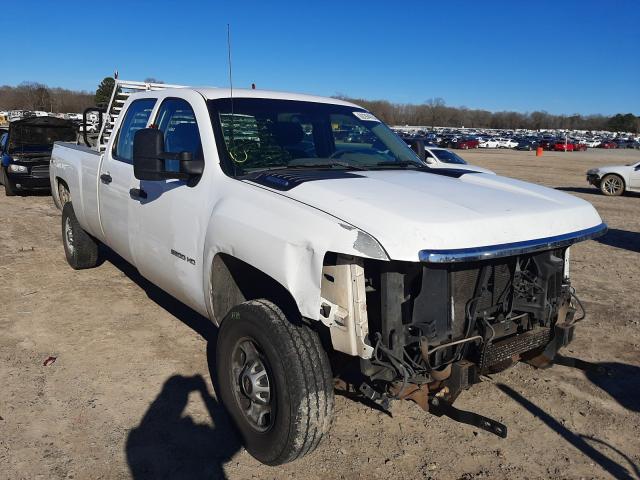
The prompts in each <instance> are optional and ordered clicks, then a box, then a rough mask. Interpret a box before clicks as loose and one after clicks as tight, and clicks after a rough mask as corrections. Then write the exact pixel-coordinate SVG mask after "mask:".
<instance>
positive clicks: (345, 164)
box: [285, 161, 367, 170]
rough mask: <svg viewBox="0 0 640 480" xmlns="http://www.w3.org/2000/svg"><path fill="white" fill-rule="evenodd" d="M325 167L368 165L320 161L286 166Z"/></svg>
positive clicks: (352, 168) (354, 168)
mask: <svg viewBox="0 0 640 480" xmlns="http://www.w3.org/2000/svg"><path fill="white" fill-rule="evenodd" d="M323 167H343V168H346V169H347V170H367V168H366V167H361V166H358V165H354V164H352V163H347V162H335V161H331V162H319V163H297V164H294V165H289V166H287V167H285V168H323Z"/></svg>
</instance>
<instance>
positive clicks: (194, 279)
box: [50, 88, 606, 465]
mask: <svg viewBox="0 0 640 480" xmlns="http://www.w3.org/2000/svg"><path fill="white" fill-rule="evenodd" d="M232 94H233V96H232ZM118 95H120V93H119V92H117V93H116V95H115V97H114V101H113V102H112V103H114V104H116V105H119V106H118V108H117V109H116V110H117V112H118V114H117V116H115V117H114V118H115V120H114V124H113V125H107V126H106V127H103V131H102V132H101V139H102V141H103V143H99V144H98V146H97V147H96V148H95V149H92V148H88V147H84V146H79V145H76V144H70V143H57V144H56V145H55V148H54V150H53V156H52V164H51V169H50V172H51V184H52V191H53V192H54V201H55V202H56V204H57V206H58V207H59V208H61V209H62V236H63V243H64V249H65V253H66V257H67V260H68V262H69V264H70V265H71V266H72V267H73V268H75V269H81V268H90V267H93V266H95V265H96V263H97V258H98V253H99V251H98V245H99V244H100V243H103V244H105V245H107V246H108V247H110V248H111V249H113V250H114V251H115V252H117V254H119V255H120V256H122V257H123V258H124V259H126V260H127V261H128V262H130V263H131V264H132V265H134V266H135V267H136V268H137V269H138V270H139V271H140V273H141V274H142V275H143V276H144V277H146V278H147V279H149V280H150V281H151V282H153V283H155V284H156V285H158V286H159V287H160V288H162V289H163V290H165V291H166V292H168V293H169V294H171V295H173V296H174V297H176V298H177V299H179V300H180V301H182V302H184V303H185V304H187V305H189V306H190V307H192V308H193V309H195V310H196V311H198V312H200V313H201V314H203V315H206V316H207V317H209V318H210V319H211V321H212V322H214V323H215V324H216V325H218V326H219V327H220V330H219V335H218V340H217V342H218V344H217V349H216V355H217V362H216V363H217V365H216V369H217V382H218V385H219V391H218V394H219V396H220V398H221V400H222V402H223V403H224V405H225V406H226V408H227V409H228V411H229V412H230V415H231V416H232V418H233V419H234V421H235V423H236V424H237V426H238V429H239V431H240V432H241V434H242V436H243V439H244V442H245V445H246V448H247V450H248V451H249V452H250V453H251V454H252V455H254V456H255V457H256V458H257V459H259V460H260V461H262V462H265V463H268V464H272V465H274V464H280V463H284V462H288V461H291V460H294V459H296V458H298V457H300V456H302V455H304V454H306V453H308V452H310V451H312V450H313V449H314V448H315V447H316V445H317V444H318V442H319V441H320V439H321V437H322V436H323V434H324V433H325V432H326V431H327V429H328V428H329V425H330V423H331V418H332V413H333V405H334V400H333V395H334V380H335V379H336V378H338V379H341V380H342V382H340V381H337V383H336V385H339V386H340V387H341V388H357V391H358V392H360V394H362V395H364V396H366V397H368V399H369V400H371V401H374V402H378V403H379V404H380V405H381V406H382V407H386V406H387V404H388V400H389V399H396V398H401V399H411V400H413V401H415V402H416V403H417V404H418V405H420V406H421V407H422V408H424V409H425V410H427V411H429V412H431V413H434V414H436V415H447V416H450V417H452V418H454V419H457V420H459V421H463V422H466V423H470V424H474V425H476V426H477V427H478V428H482V429H485V430H488V431H490V432H493V433H495V434H497V435H499V436H501V437H504V436H505V435H506V427H505V426H504V425H502V424H500V423H498V422H495V421H493V420H491V419H487V418H485V417H482V416H480V415H477V414H475V413H472V412H462V411H461V410H457V409H456V408H455V407H453V406H452V403H453V401H454V400H455V399H456V397H457V396H458V395H459V394H460V393H461V392H462V391H464V390H465V389H467V388H468V387H469V386H470V385H472V384H473V383H476V382H478V381H479V376H480V374H482V373H484V372H490V371H496V370H499V369H502V368H505V367H506V366H508V365H510V364H511V363H513V362H514V361H517V360H519V359H522V360H525V359H533V360H536V361H538V363H539V362H540V361H542V363H545V362H546V363H549V362H550V361H551V360H552V359H553V357H554V355H555V353H556V351H557V349H558V348H560V347H561V346H564V345H566V344H567V343H568V342H569V341H570V340H571V338H572V334H573V331H574V326H575V322H576V321H577V320H579V319H580V318H577V317H578V315H577V314H576V309H577V307H576V306H575V305H576V303H575V300H574V298H575V297H574V291H573V288H572V287H571V285H570V280H569V265H568V261H569V246H570V245H571V244H573V243H575V242H578V241H582V240H586V239H589V238H593V237H596V236H598V235H601V234H603V233H604V232H605V231H606V225H604V224H603V223H602V220H601V219H600V217H599V215H598V213H597V212H596V211H595V209H594V208H593V207H592V206H591V205H590V204H589V203H587V202H585V201H583V200H581V199H578V198H576V197H573V196H570V195H568V194H565V193H562V192H558V191H555V190H552V189H548V188H544V187H541V186H538V185H532V184H528V183H525V182H521V181H517V180H513V179H509V178H504V177H500V176H496V175H489V174H484V173H473V172H468V171H461V170H456V169H430V168H428V167H427V166H425V165H424V163H423V162H422V161H421V160H420V159H419V158H418V156H417V155H416V154H415V153H414V152H413V151H412V150H411V149H410V148H409V147H408V146H407V145H406V144H405V143H404V142H403V141H402V140H401V139H400V138H399V137H398V136H396V134H394V133H393V132H392V131H391V130H390V129H389V128H388V127H387V126H386V125H385V124H383V123H382V122H381V121H379V120H378V119H377V118H376V117H375V116H374V115H372V114H371V113H370V112H368V111H366V110H364V109H363V108H361V107H359V106H357V105H354V104H351V103H347V102H344V101H340V100H336V99H333V98H320V97H313V96H306V95H297V94H289V93H276V92H268V91H259V90H234V91H233V92H230V91H229V90H228V89H218V88H167V89H162V90H159V89H158V90H156V89H153V88H149V89H148V91H143V92H141V93H135V94H131V95H130V96H129V97H128V98H126V100H125V99H122V100H121V101H120V102H118ZM110 108H111V107H110ZM354 129H357V131H358V132H365V133H366V134H361V135H360V136H359V137H357V138H356V137H354V138H356V141H349V140H348V139H346V138H345V136H344V135H338V132H344V131H349V130H354ZM106 137H109V138H108V140H107V141H104V139H105V138H106ZM574 314H576V315H575V316H574ZM348 366H349V367H354V366H355V367H356V368H355V369H353V368H347V367H348ZM354 370H355V371H354ZM480 401H481V399H478V402H480ZM354 428H356V427H355V426H354Z"/></svg>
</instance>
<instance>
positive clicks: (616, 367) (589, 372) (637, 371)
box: [554, 355, 640, 412]
mask: <svg viewBox="0 0 640 480" xmlns="http://www.w3.org/2000/svg"><path fill="white" fill-rule="evenodd" d="M554 364H556V365H563V366H565V367H572V368H577V369H579V370H582V371H583V372H584V374H585V376H586V377H587V379H588V380H589V381H590V382H591V383H593V384H594V385H595V386H596V387H598V388H600V389H601V390H603V391H604V392H606V393H607V394H608V395H609V396H610V397H611V398H613V399H614V400H615V401H616V402H618V403H619V404H620V405H621V406H623V407H624V408H626V409H627V410H630V411H632V412H640V367H636V366H635V365H628V364H625V363H619V362H600V363H591V362H585V361H584V360H580V359H577V358H574V357H567V356H564V355H557V356H556V358H555V360H554Z"/></svg>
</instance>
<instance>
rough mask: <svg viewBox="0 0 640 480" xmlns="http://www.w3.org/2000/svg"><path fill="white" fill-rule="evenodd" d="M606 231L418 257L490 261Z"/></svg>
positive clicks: (427, 252)
mask: <svg viewBox="0 0 640 480" xmlns="http://www.w3.org/2000/svg"><path fill="white" fill-rule="evenodd" d="M607 229H608V227H607V224H606V223H601V224H600V225H596V226H595V227H591V228H587V229H585V230H579V231H577V232H573V233H565V234H563V235H556V236H554V237H546V238H539V239H536V240H525V241H523V242H514V243H503V244H501V245H489V246H486V247H473V248H458V249H452V250H420V252H419V253H418V256H419V258H420V261H421V262H426V263H459V262H475V261H479V260H490V259H492V258H500V257H511V256H515V255H522V254H525V253H532V252H538V251H542V250H552V249H554V248H561V247H566V246H569V245H572V244H574V243H576V242H582V241H584V240H590V239H592V238H597V237H600V236H602V235H604V234H605V233H607Z"/></svg>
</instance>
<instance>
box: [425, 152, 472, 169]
mask: <svg viewBox="0 0 640 480" xmlns="http://www.w3.org/2000/svg"><path fill="white" fill-rule="evenodd" d="M431 153H433V154H434V155H435V156H436V158H437V159H438V160H440V161H441V162H445V163H455V164H458V165H466V164H467V162H465V161H464V160H463V159H462V158H461V157H459V156H458V155H456V154H455V153H453V152H450V151H449V150H431Z"/></svg>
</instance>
